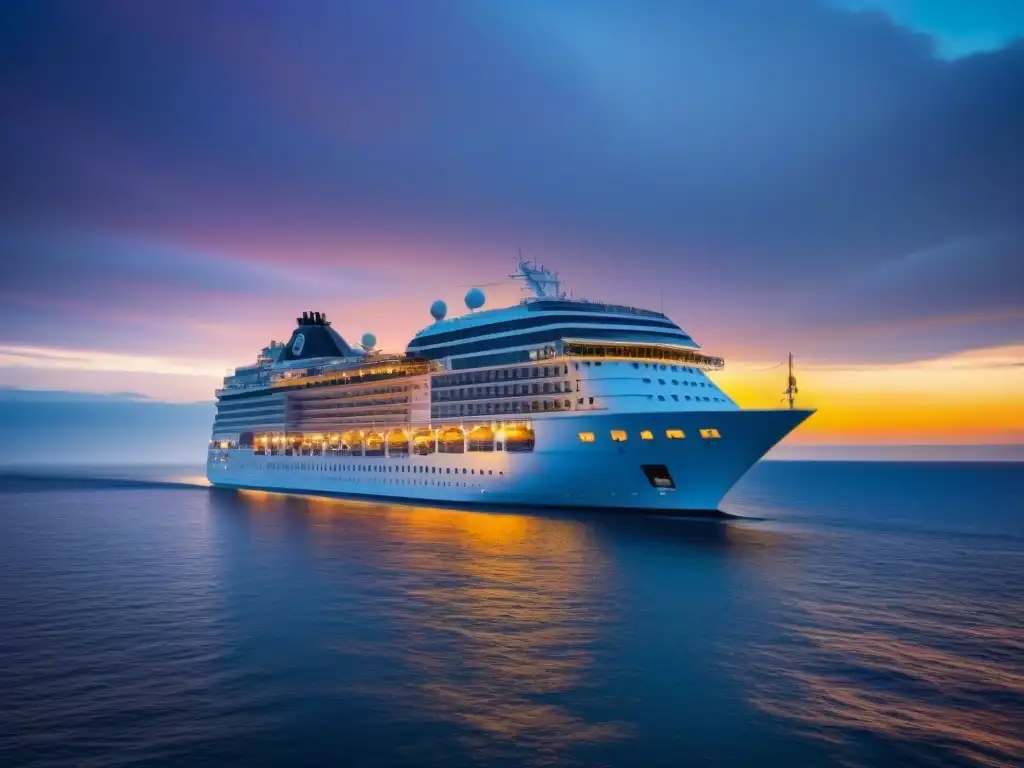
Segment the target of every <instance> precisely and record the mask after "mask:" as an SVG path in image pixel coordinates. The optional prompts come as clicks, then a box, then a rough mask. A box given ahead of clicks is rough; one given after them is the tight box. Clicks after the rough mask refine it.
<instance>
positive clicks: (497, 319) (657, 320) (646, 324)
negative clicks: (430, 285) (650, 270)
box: [407, 299, 700, 368]
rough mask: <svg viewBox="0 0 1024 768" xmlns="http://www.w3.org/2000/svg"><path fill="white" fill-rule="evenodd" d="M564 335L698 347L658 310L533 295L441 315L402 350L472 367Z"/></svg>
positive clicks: (523, 355)
mask: <svg viewBox="0 0 1024 768" xmlns="http://www.w3.org/2000/svg"><path fill="white" fill-rule="evenodd" d="M568 341H573V342H580V341H586V342H595V343H601V344H618V345H640V346H650V345H658V346H668V347H676V348H681V349H688V350H693V351H696V350H699V349H700V347H699V345H698V344H697V343H696V342H695V341H694V340H693V339H692V338H691V337H690V335H689V334H687V333H686V332H685V331H684V330H682V329H681V328H680V327H679V326H678V325H676V324H675V323H674V322H672V321H671V320H670V319H669V318H668V317H666V316H665V315H663V314H662V313H660V312H651V311H647V310H642V309H636V308H634V307H627V306H619V305H612V304H600V303H595V302H585V301H569V300H566V299H538V300H534V301H530V302H525V303H523V304H519V305H518V306H515V307H509V308H506V309H496V310H489V311H485V312H476V313H472V314H469V315H464V316H462V317H457V318H452V319H449V320H441V321H439V322H437V323H434V324H433V325H432V326H430V327H429V328H426V329H425V330H423V331H421V332H420V333H419V334H417V335H416V337H415V338H414V339H413V340H412V341H411V342H410V343H409V346H408V348H407V353H408V354H410V355H416V356H419V357H425V358H430V359H435V360H442V359H450V360H451V366H452V368H478V367H485V366H493V365H509V364H515V363H519V362H525V361H527V360H530V359H535V358H536V355H533V356H531V354H530V353H531V352H532V351H536V350H538V349H541V350H543V349H545V348H554V347H555V346H556V345H561V344H562V343H564V342H568Z"/></svg>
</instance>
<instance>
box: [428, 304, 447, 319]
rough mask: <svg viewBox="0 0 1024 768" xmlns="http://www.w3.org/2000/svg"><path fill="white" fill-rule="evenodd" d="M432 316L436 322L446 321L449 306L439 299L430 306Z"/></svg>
mask: <svg viewBox="0 0 1024 768" xmlns="http://www.w3.org/2000/svg"><path fill="white" fill-rule="evenodd" d="M430 314H431V315H432V316H433V317H434V319H435V320H444V316H445V315H447V314H448V305H447V304H445V303H444V302H443V301H441V300H440V299H438V300H437V301H435V302H434V303H433V304H431V305H430Z"/></svg>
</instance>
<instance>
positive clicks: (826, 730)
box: [751, 573, 1024, 768]
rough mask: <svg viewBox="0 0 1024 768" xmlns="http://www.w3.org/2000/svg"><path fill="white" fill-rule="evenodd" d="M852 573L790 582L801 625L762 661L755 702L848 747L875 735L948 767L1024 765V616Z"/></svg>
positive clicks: (935, 587) (766, 649)
mask: <svg viewBox="0 0 1024 768" xmlns="http://www.w3.org/2000/svg"><path fill="white" fill-rule="evenodd" d="M843 575H844V576H845V577H847V578H849V579H850V581H847V582H845V583H842V584H841V585H831V587H830V585H828V584H827V583H824V582H822V581H815V580H814V579H813V578H811V579H809V580H806V581H803V583H801V579H800V578H798V577H796V575H795V574H792V573H791V574H789V577H790V578H787V579H786V580H783V581H780V584H779V587H780V590H781V591H782V593H783V594H784V595H785V594H787V593H788V596H789V598H790V600H791V603H790V605H791V607H792V608H794V609H795V610H794V615H795V617H796V618H795V619H794V620H793V622H792V624H791V626H790V627H788V629H789V630H790V632H791V634H790V635H789V637H787V638H786V640H785V641H780V642H778V643H775V644H772V645H770V646H761V647H758V648H756V649H755V651H754V653H753V655H752V661H753V662H754V668H755V675H754V677H753V680H752V684H751V688H752V700H753V702H754V704H755V705H756V706H758V707H760V708H761V709H762V710H764V711H766V712H768V713H770V714H772V715H775V716H779V717H785V718H788V719H791V720H793V721H795V722H797V723H799V724H800V725H802V726H803V727H804V728H805V729H806V730H807V732H808V733H809V734H810V735H813V736H816V737H818V738H822V739H825V740H828V741H833V742H835V743H836V744H844V743H847V742H848V740H849V738H850V737H851V736H852V735H856V734H865V733H867V734H871V735H874V736H879V737H882V738H884V739H887V740H889V742H890V744H892V745H893V748H894V749H896V750H900V749H904V748H905V749H907V750H914V752H915V754H916V755H918V757H920V750H921V748H922V745H923V747H924V748H925V749H927V750H931V751H932V752H933V753H934V754H936V755H944V757H937V758H936V762H937V763H942V762H949V759H950V758H955V759H957V760H959V761H965V762H967V763H969V764H973V765H979V766H993V767H999V768H1010V767H1011V766H1020V765H1024V728H1022V725H1021V724H1022V723H1024V719H1022V718H1024V707H1022V702H1024V668H1022V665H1021V664H1022V660H1024V621H1022V619H1024V616H1022V611H1024V608H1022V607H1021V606H1017V607H1016V608H1014V607H1013V606H1012V605H1011V607H1010V609H1009V610H1008V609H1007V599H1006V597H1005V595H994V596H993V599H992V601H991V602H988V601H986V600H984V599H980V600H979V599H974V600H967V599H964V598H963V597H957V596H955V595H953V594H950V592H949V591H946V590H943V589H942V587H941V585H939V584H931V585H926V584H922V583H916V584H914V585H913V586H912V588H909V589H907V591H906V592H905V593H901V592H900V590H899V587H898V586H893V587H886V586H884V585H883V586H879V585H878V583H877V581H876V582H875V583H874V584H872V583H871V582H868V581H864V582H860V583H858V581H859V580H858V579H856V578H854V574H850V573H847V574H843ZM787 581H788V585H787V584H786V583H785V582H787ZM929 587H930V588H929ZM797 593H800V594H799V596H798V595H797ZM808 593H809V594H813V595H815V597H814V599H809V598H808V597H807V594H808ZM1011 603H1012V601H1011ZM900 745H902V747H901V746H900Z"/></svg>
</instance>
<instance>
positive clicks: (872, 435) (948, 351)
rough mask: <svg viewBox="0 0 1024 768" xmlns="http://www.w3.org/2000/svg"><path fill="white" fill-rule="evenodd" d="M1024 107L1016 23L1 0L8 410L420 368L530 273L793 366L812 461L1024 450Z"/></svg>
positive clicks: (742, 397) (557, 0)
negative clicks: (415, 364) (462, 324)
mask: <svg viewBox="0 0 1024 768" xmlns="http://www.w3.org/2000/svg"><path fill="white" fill-rule="evenodd" d="M1022 93H1024V3H1020V2H1018V1H1017V0H1005V1H1003V2H999V1H998V0H964V1H962V2H961V1H955V0H689V1H683V0H679V2H666V1H664V0H622V1H621V2H618V1H613V0H446V1H445V2H443V3H412V2H407V1H406V0H372V2H371V1H370V0H365V1H364V2H337V1H336V0H335V1H334V2H317V1H314V0H308V1H307V2H303V3H281V2H274V1H271V0H246V1H245V2H242V1H241V0H238V1H237V2H229V1H226V0H201V1H198V0H175V1H174V2H150V3H137V2H130V1H128V0H124V1H123V2H122V1H120V0H80V1H78V2H76V1H75V0H67V2H62V3H38V2H33V1H32V0H3V2H0V113H2V114H3V116H4V118H3V120H0V167H2V169H3V183H2V184H0V260H2V265H3V267H2V269H3V279H2V280H0V388H4V389H6V390H8V391H16V390H40V391H50V392H65V393H70V394H69V399H70V400H73V401H74V402H80V401H79V400H76V399H75V393H83V392H85V393H99V394H108V395H109V394H112V393H115V394H116V393H125V392H128V393H136V394H138V395H141V396H144V397H145V398H148V399H149V400H151V401H166V402H171V403H184V402H197V401H209V400H211V399H212V393H213V389H214V388H215V386H216V385H217V383H218V381H219V379H220V377H222V376H223V375H224V373H225V372H226V370H227V369H229V368H231V367H233V366H235V365H239V364H243V363H246V362H249V361H251V360H252V359H253V358H254V356H255V353H256V352H257V351H258V350H259V348H261V347H262V346H263V345H264V344H266V343H267V342H268V341H270V340H271V339H282V338H286V337H287V336H288V334H289V333H290V332H291V330H292V326H293V323H294V318H295V316H296V315H298V314H299V313H301V311H303V310H307V309H315V310H322V311H326V312H327V314H328V315H329V316H330V317H331V318H332V320H333V321H334V324H335V327H336V328H338V330H339V331H341V332H342V333H343V335H345V336H347V337H348V338H349V339H352V340H354V339H357V338H358V337H359V336H360V335H361V334H362V333H364V332H367V331H369V332H373V333H375V334H376V335H377V337H378V340H379V343H380V345H381V346H383V347H384V348H386V349H391V350H400V349H403V348H404V346H405V343H406V342H407V341H408V339H409V338H410V337H411V336H412V334H413V333H414V332H415V331H417V330H419V329H420V328H422V327H423V326H425V325H427V323H428V322H429V320H430V318H429V314H428V308H429V306H430V304H431V302H432V301H433V300H434V299H436V298H442V299H445V300H446V301H447V302H448V304H449V306H450V307H459V306H461V305H462V298H461V297H462V295H463V294H464V293H465V291H466V289H467V288H468V287H470V286H472V285H485V286H486V288H485V290H486V291H487V292H488V306H500V305H503V304H508V303H511V302H514V301H516V300H518V297H519V294H518V292H517V289H516V288H515V287H513V286H510V285H502V284H499V285H492V284H494V283H500V282H501V281H502V280H503V278H505V277H506V276H507V275H508V273H509V272H510V271H511V269H512V267H513V265H514V257H515V254H516V253H517V251H518V250H519V249H520V248H521V249H522V250H523V252H524V253H525V254H526V255H528V256H532V257H537V258H539V259H540V260H541V261H543V262H545V263H547V264H548V265H549V266H551V267H552V268H554V269H557V270H558V271H559V272H560V273H561V275H562V277H563V278H564V280H565V285H566V287H567V288H569V289H570V290H571V291H572V294H573V295H574V296H577V297H587V298H592V299H602V300H608V301H616V302H624V303H630V304H635V305H638V306H643V307H649V308H655V309H658V308H662V307H663V308H664V310H665V312H666V313H667V314H669V315H670V316H671V317H672V318H673V319H674V320H676V321H677V322H678V323H679V324H680V325H681V326H682V327H683V328H684V329H686V330H687V331H688V332H689V333H690V334H691V335H693V336H694V338H696V339H697V341H698V342H699V343H700V344H701V345H702V346H703V347H704V348H705V349H706V350H707V351H708V352H710V353H712V354H716V355H722V356H724V357H726V359H727V369H726V371H725V372H724V373H722V374H720V376H719V378H720V380H721V382H722V384H723V385H724V386H725V387H726V388H727V390H728V391H730V392H732V393H734V394H735V395H736V397H737V398H738V399H739V401H740V402H741V403H743V404H746V405H754V406H776V405H778V404H779V398H780V396H781V390H782V389H783V387H784V379H783V375H782V372H781V370H780V369H777V368H772V366H774V365H776V364H777V363H778V362H779V361H781V360H783V359H784V357H785V356H786V354H787V353H788V352H793V353H794V354H795V355H796V360H797V369H798V379H799V384H800V389H801V392H800V400H799V402H800V403H802V404H804V405H808V406H813V407H817V408H818V409H819V412H818V413H817V414H816V415H815V416H814V417H813V418H812V419H811V420H810V421H808V422H807V423H806V424H805V425H804V426H803V427H802V428H801V429H800V430H799V431H798V432H797V433H796V434H795V435H794V436H793V437H792V438H791V440H792V441H795V442H797V443H800V442H804V443H807V444H858V445H863V444H869V445H870V444H884V443H891V444H921V443H935V444H944V443H950V444H988V443H1002V444H1020V443H1024V396H1022V395H1021V393H1022V392H1024V217H1022V215H1021V212H1022V211H1024V99H1022V98H1020V95H1021V94H1022ZM766 369H767V370H766ZM137 399H138V398H136V397H135V395H132V396H131V397H128V398H126V400H128V401H132V402H135V401H136V400H137ZM86 402H88V401H86ZM133 407H134V406H133Z"/></svg>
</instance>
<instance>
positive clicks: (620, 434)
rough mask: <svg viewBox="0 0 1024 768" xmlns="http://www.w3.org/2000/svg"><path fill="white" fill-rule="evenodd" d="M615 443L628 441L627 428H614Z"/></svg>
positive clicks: (613, 439) (613, 438)
mask: <svg viewBox="0 0 1024 768" xmlns="http://www.w3.org/2000/svg"><path fill="white" fill-rule="evenodd" d="M611 435H612V442H613V443H624V442H626V430H624V429H613V430H612V431H611Z"/></svg>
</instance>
